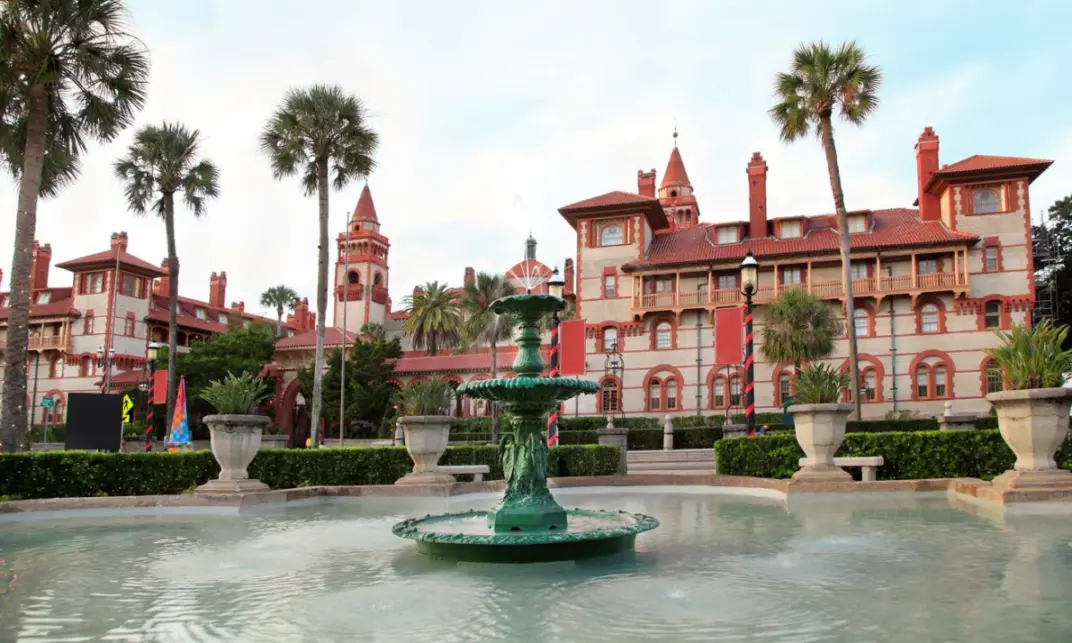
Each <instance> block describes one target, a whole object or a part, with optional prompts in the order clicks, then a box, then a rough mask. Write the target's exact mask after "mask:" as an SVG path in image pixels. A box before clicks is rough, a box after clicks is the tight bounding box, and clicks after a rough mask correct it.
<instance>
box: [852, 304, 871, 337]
mask: <svg viewBox="0 0 1072 643" xmlns="http://www.w3.org/2000/svg"><path fill="white" fill-rule="evenodd" d="M852 320H853V325H854V326H855V328H856V336H857V337H870V336H871V311H870V310H868V309H867V308H863V307H860V308H855V309H853V311H852Z"/></svg>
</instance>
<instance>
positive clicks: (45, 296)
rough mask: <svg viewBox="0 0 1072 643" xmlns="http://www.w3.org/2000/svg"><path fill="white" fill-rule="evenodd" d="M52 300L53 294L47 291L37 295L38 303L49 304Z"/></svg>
mask: <svg viewBox="0 0 1072 643" xmlns="http://www.w3.org/2000/svg"><path fill="white" fill-rule="evenodd" d="M50 299H52V293H51V292H49V291H47V290H46V291H44V292H39V293H37V303H39V304H47V303H48V302H49V300H50Z"/></svg>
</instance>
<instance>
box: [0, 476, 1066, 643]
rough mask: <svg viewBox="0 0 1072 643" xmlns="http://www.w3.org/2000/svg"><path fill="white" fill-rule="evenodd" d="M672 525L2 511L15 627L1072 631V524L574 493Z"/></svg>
mask: <svg viewBox="0 0 1072 643" xmlns="http://www.w3.org/2000/svg"><path fill="white" fill-rule="evenodd" d="M556 496H557V497H558V498H559V499H560V502H562V504H563V505H564V506H566V507H569V508H573V507H581V508H586V509H625V510H628V511H633V512H640V513H646V514H649V515H652V516H655V517H657V518H658V519H659V520H660V522H661V523H662V525H661V526H660V527H659V528H658V529H656V530H655V531H651V532H648V533H646V534H643V535H641V536H639V537H638V538H637V542H636V552H635V554H632V555H625V556H622V555H619V556H615V557H610V558H603V559H596V560H592V561H587V562H584V563H579V564H574V563H552V564H543V565H527V566H495V565H473V564H453V563H445V562H439V561H434V560H430V559H427V558H425V557H423V556H421V555H419V554H417V553H416V552H415V551H414V545H413V543H412V542H411V541H408V540H403V539H400V538H396V537H394V536H393V535H392V534H391V526H392V525H393V524H394V523H395V522H397V521H399V520H401V519H403V518H407V517H412V516H417V515H420V516H423V515H425V514H426V513H429V512H437V511H463V510H466V509H470V508H473V509H486V508H488V507H490V506H492V505H493V504H494V503H495V501H496V500H497V498H495V497H492V496H482V497H469V498H454V499H425V500H412V499H411V500H403V499H386V498H379V499H374V498H367V499H350V500H341V499H336V500H331V501H328V500H313V501H308V502H305V503H302V504H295V505H288V506H285V507H282V506H277V507H272V508H264V509H259V510H257V511H256V512H253V513H249V512H243V513H241V514H225V513H218V512H217V513H213V514H207V513H204V512H201V513H196V514H193V513H174V512H172V513H159V512H158V513H155V514H152V513H146V515H131V514H129V513H126V514H124V513H121V512H114V513H112V514H110V515H105V516H100V515H96V516H94V515H84V516H82V517H77V518H70V517H68V518H64V519H60V520H56V519H44V520H31V521H24V522H18V523H14V522H6V523H0V641H5V642H6V641H27V642H28V641H34V642H44V641H205V642H208V641H241V642H252V641H265V642H268V641H271V642H287V643H291V642H293V643H297V642H303V641H310V642H312V641H315V642H318V643H321V642H330V641H383V642H385V643H386V642H390V643H398V642H407V641H421V642H431V643H449V642H453V641H481V642H484V641H510V642H521V643H524V642H529V641H533V642H543V641H569V642H573V641H579V642H585V643H588V642H598V641H614V642H623V641H657V642H660V643H662V642H665V643H670V642H678V641H682V642H685V641H704V642H712V641H778V642H783V641H784V642H796V641H838V642H840V641H846V642H848V641H852V642H859V641H911V642H918V641H972V642H976V641H995V642H996V641H1001V642H1009V641H1017V642H1024V641H1068V640H1072V609H1069V606H1070V605H1072V518H1069V517H1060V518H1058V517H1052V518H1043V517H1035V518H1022V519H1017V520H1011V519H1005V520H992V519H988V518H984V517H981V516H977V515H973V514H972V513H968V512H963V511H958V510H955V509H953V508H951V507H950V506H949V505H948V504H947V502H946V501H945V500H937V501H933V502H931V501H928V502H918V501H917V502H898V503H897V504H893V503H888V502H883V503H877V504H876V503H874V502H872V503H870V505H864V504H847V503H837V504H836V505H833V506H832V505H831V504H829V503H823V504H814V503H813V504H809V505H805V506H803V507H799V508H798V507H797V506H796V505H794V506H793V507H792V508H791V509H789V508H787V507H786V505H785V503H784V502H782V501H777V500H767V499H759V498H742V497H733V496H725V495H717V494H713V493H711V492H710V491H709V490H699V489H681V488H678V489H667V488H661V489H658V488H657V489H652V488H648V489H643V488H642V489H636V488H634V489H620V488H619V489H616V490H568V491H559V492H556Z"/></svg>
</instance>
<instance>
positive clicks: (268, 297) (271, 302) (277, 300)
mask: <svg viewBox="0 0 1072 643" xmlns="http://www.w3.org/2000/svg"><path fill="white" fill-rule="evenodd" d="M299 301H301V300H300V299H298V293H296V292H294V289H293V288H291V287H290V286H284V285H283V284H280V285H278V286H272V287H271V288H269V289H268V290H265V291H264V292H262V293H261V306H264V307H266V308H275V336H276V337H282V336H283V313H285V312H286V311H287V310H288V309H289V310H294V307H295V306H297V305H298V302H299Z"/></svg>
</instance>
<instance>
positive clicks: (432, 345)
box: [428, 330, 436, 357]
mask: <svg viewBox="0 0 1072 643" xmlns="http://www.w3.org/2000/svg"><path fill="white" fill-rule="evenodd" d="M428 354H429V355H431V356H432V357H435V354H436V332H435V330H432V332H430V333H428Z"/></svg>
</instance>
